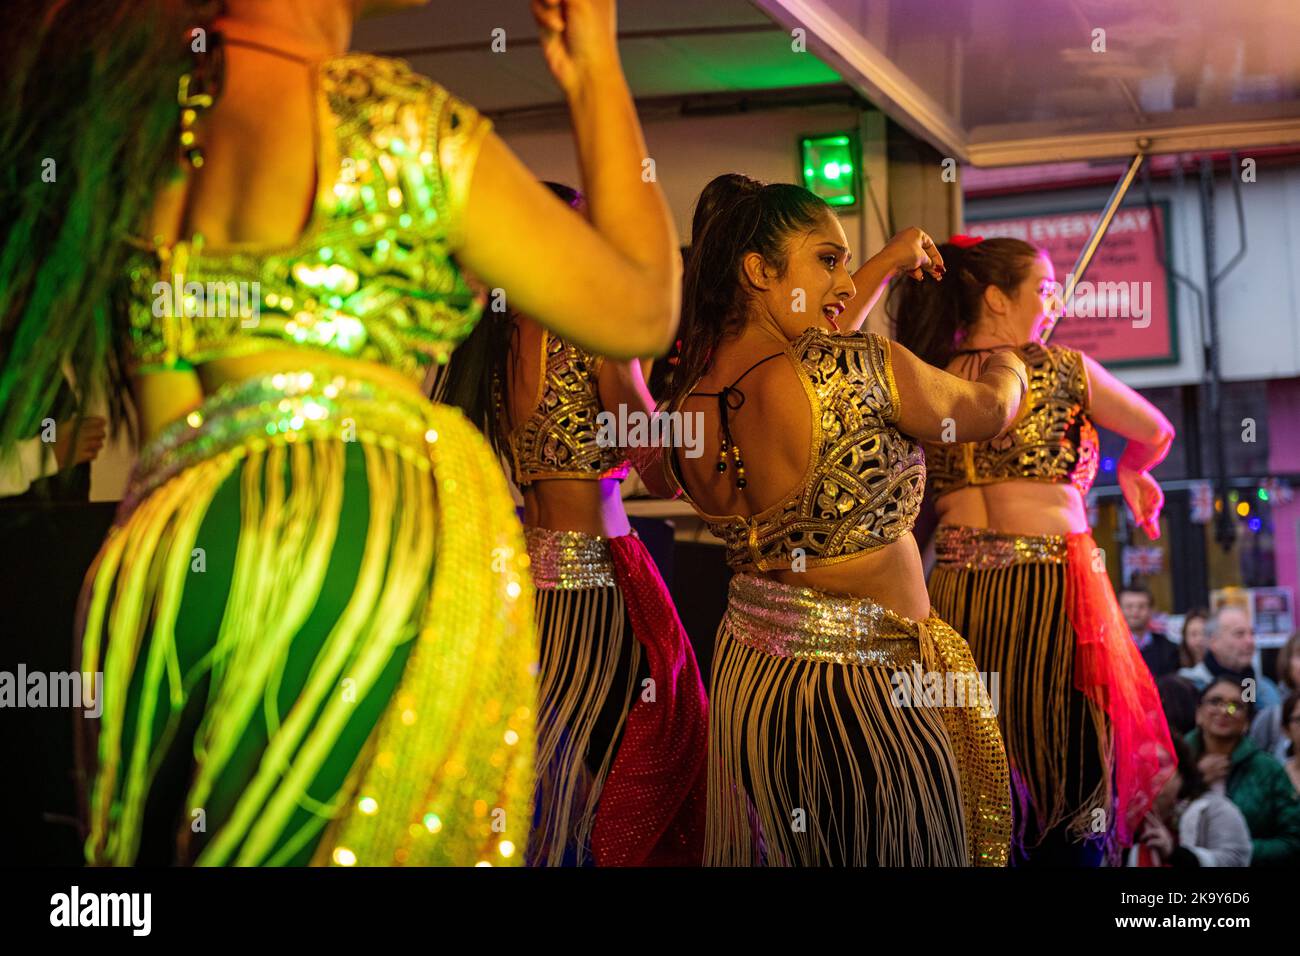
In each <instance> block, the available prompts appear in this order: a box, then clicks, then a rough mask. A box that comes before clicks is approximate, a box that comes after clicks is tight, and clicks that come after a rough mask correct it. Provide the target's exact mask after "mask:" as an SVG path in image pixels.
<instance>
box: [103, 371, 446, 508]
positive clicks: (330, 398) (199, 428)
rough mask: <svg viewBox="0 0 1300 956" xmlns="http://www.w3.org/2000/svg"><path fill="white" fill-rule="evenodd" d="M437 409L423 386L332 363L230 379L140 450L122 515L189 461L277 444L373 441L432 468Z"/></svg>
mask: <svg viewBox="0 0 1300 956" xmlns="http://www.w3.org/2000/svg"><path fill="white" fill-rule="evenodd" d="M432 408H433V405H432V403H430V402H429V400H428V399H427V398H425V397H424V396H423V395H421V394H419V393H418V392H415V391H407V390H405V389H396V388H393V387H392V386H391V385H387V384H385V383H384V382H382V381H380V380H378V379H377V378H376V379H375V380H371V379H368V378H367V377H365V375H364V372H357V371H356V370H349V371H348V372H346V373H344V372H340V371H339V370H338V369H337V368H336V367H331V366H329V365H328V364H317V365H310V366H305V367H299V368H296V369H292V370H289V371H285V372H275V373H267V374H262V375H256V376H253V377H251V378H247V379H244V380H242V381H239V382H228V383H227V384H225V385H223V386H222V387H221V388H219V389H217V391H215V392H214V393H213V394H212V395H210V396H208V397H207V398H206V399H204V401H203V404H202V405H200V406H199V407H198V408H196V409H194V410H193V411H191V412H190V413H189V414H188V415H186V416H185V417H184V418H180V419H177V420H176V421H174V422H172V423H171V424H170V425H168V426H166V427H165V428H164V429H163V430H162V431H161V432H159V433H158V435H157V436H155V437H154V439H153V440H152V441H150V442H149V443H148V444H147V445H146V446H145V447H144V448H143V449H141V451H140V456H139V460H138V461H137V463H136V467H135V470H134V471H133V473H132V475H131V479H130V482H129V483H128V486H127V491H126V494H125V496H124V497H123V501H122V510H121V511H120V512H119V518H121V517H123V516H124V515H126V514H129V513H130V512H131V511H132V510H134V508H135V506H136V505H137V504H139V502H140V501H142V500H143V499H144V498H146V497H147V496H148V495H149V494H150V493H151V492H152V491H153V490H154V489H156V488H158V487H159V486H161V485H163V484H164V483H166V482H167V481H168V480H170V479H171V478H172V477H174V476H175V475H176V474H178V473H179V472H181V471H184V470H185V469H187V468H190V467H193V466H194V465H196V464H198V463H200V462H205V461H209V460H211V459H213V458H215V457H217V456H219V455H223V454H235V455H243V454H246V453H248V452H249V451H261V450H264V449H265V448H267V447H268V446H270V445H273V444H277V443H279V444H293V443H295V442H299V441H303V442H305V441H311V440H319V439H333V440H341V441H346V442H353V441H359V442H363V443H365V442H373V443H377V444H380V445H383V446H384V447H386V448H391V449H393V450H394V451H395V452H396V453H397V454H399V455H401V456H402V457H403V458H405V459H407V460H408V461H410V462H411V463H413V464H415V465H416V466H417V467H419V468H422V469H425V470H428V468H429V454H430V452H429V447H430V446H431V445H432V444H433V443H434V442H436V441H437V440H438V433H437V430H436V429H435V428H434V427H433V424H432V421H431V420H430V417H429V416H430V410H431V409H432Z"/></svg>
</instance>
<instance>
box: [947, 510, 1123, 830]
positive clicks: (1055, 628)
mask: <svg viewBox="0 0 1300 956" xmlns="http://www.w3.org/2000/svg"><path fill="white" fill-rule="evenodd" d="M935 553H936V557H937V558H938V563H937V564H936V566H935V568H934V570H933V571H932V572H931V574H930V579H929V590H930V600H931V602H932V604H933V606H934V609H935V611H936V612H937V613H938V614H940V615H942V616H943V617H944V618H945V619H946V620H948V621H951V622H952V623H953V626H954V627H956V628H959V629H960V630H961V633H963V634H964V635H965V636H966V639H967V640H968V641H969V642H970V648H971V653H972V654H973V655H974V657H975V660H976V662H977V663H978V664H979V666H980V668H981V669H982V670H985V671H987V672H989V673H990V674H997V675H999V681H998V683H999V687H1000V689H1001V700H1000V701H999V707H998V720H999V722H1000V723H1001V726H1002V736H1003V739H1004V740H1005V741H1006V747H1007V756H1008V759H1009V760H1010V763H1011V770H1012V779H1013V783H1014V787H1013V789H1014V792H1015V797H1016V807H1015V820H1016V826H1015V833H1014V840H1015V845H1016V847H1017V848H1018V849H1024V850H1032V849H1033V848H1034V847H1035V846H1037V845H1038V844H1039V843H1040V842H1041V840H1042V838H1043V837H1044V835H1045V834H1047V833H1048V832H1049V831H1052V830H1055V829H1057V828H1061V827H1064V828H1065V829H1066V831H1067V833H1068V834H1069V835H1070V837H1071V838H1072V839H1074V840H1076V841H1078V840H1083V839H1094V840H1098V841H1102V842H1104V841H1105V840H1106V839H1107V835H1108V833H1109V832H1110V831H1111V830H1112V829H1113V825H1114V823H1113V814H1112V812H1111V806H1112V803H1113V801H1112V799H1111V791H1112V781H1111V772H1110V771H1111V767H1112V754H1111V740H1110V734H1109V731H1108V725H1107V721H1106V715H1105V713H1104V711H1103V710H1102V708H1101V707H1100V706H1098V705H1097V704H1095V703H1094V702H1092V701H1091V700H1090V699H1088V697H1087V696H1086V695H1085V694H1083V693H1082V692H1081V691H1080V690H1078V689H1077V688H1076V687H1075V679H1074V678H1075V674H1074V667H1075V646H1076V636H1075V633H1074V628H1073V626H1072V625H1071V622H1070V618H1069V615H1068V613H1067V608H1068V595H1067V583H1068V575H1067V567H1066V560H1067V554H1068V550H1067V539H1066V536H1065V535H1012V534H1001V533H998V532H994V531H990V530H987V529H982V528H968V527H963V526H953V525H944V526H941V527H940V528H939V529H938V532H937V535H936V538H935Z"/></svg>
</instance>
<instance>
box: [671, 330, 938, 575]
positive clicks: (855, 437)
mask: <svg viewBox="0 0 1300 956" xmlns="http://www.w3.org/2000/svg"><path fill="white" fill-rule="evenodd" d="M780 355H787V356H789V358H790V361H791V362H792V363H793V364H794V367H795V370H796V371H797V373H798V375H799V378H800V380H801V381H802V383H803V387H804V392H805V394H806V395H807V396H808V401H809V404H810V406H811V410H812V416H811V418H812V442H811V446H810V452H809V456H808V467H807V471H806V472H805V474H804V478H803V480H802V481H801V482H800V484H799V487H797V488H796V489H795V490H794V491H793V492H791V493H790V494H789V495H787V496H786V497H785V498H784V499H782V500H781V501H779V502H777V503H776V504H774V505H773V506H771V507H770V508H765V509H764V510H762V511H760V512H758V513H757V514H754V515H753V516H751V517H748V518H746V517H743V516H741V515H710V514H707V513H705V512H704V511H701V510H700V509H699V508H698V507H696V510H697V511H698V512H699V514H700V516H701V517H702V518H704V520H705V522H706V523H707V524H708V526H709V530H710V531H711V532H712V533H713V534H714V535H716V536H717V537H719V538H721V539H722V541H723V544H724V545H725V546H726V551H727V564H728V565H729V566H730V567H731V568H732V569H733V570H735V571H771V570H779V569H786V568H790V567H791V566H792V565H793V563H794V562H795V560H796V559H799V558H802V559H804V560H805V561H806V566H807V567H817V566H820V565H827V564H836V563H838V562H841V561H848V560H850V559H851V558H854V557H857V556H858V555H860V554H863V553H865V552H868V551H873V550H875V549H877V548H881V547H883V546H885V545H887V544H889V543H891V542H893V541H896V540H898V539H899V538H901V537H903V536H904V535H906V534H908V533H909V532H910V531H911V530H912V526H913V525H914V524H915V523H916V516H917V514H918V513H919V512H920V510H921V498H922V495H923V492H924V488H925V456H924V454H923V453H922V451H921V446H920V445H919V444H918V443H917V442H915V441H913V440H912V439H910V438H908V437H907V436H905V435H903V434H902V433H900V432H899V431H898V429H897V428H896V427H895V423H896V422H897V421H898V412H899V400H898V388H897V386H896V385H895V384H894V373H893V369H892V367H891V365H890V358H889V340H888V339H886V338H883V337H882V336H879V335H877V334H876V333H874V332H855V333H852V334H847V335H838V334H831V333H829V332H823V331H821V330H820V329H808V330H807V331H806V332H804V333H803V334H802V335H801V336H799V338H798V339H796V340H795V341H793V342H791V343H790V345H789V347H788V348H787V349H786V350H785V352H780V353H777V354H776V355H773V356H769V357H768V358H769V359H771V358H776V357H778V356H780ZM767 360H768V359H764V361H767ZM760 364H761V363H760ZM755 367H756V366H755ZM746 374H748V372H747V373H746ZM742 378H743V376H742ZM738 382H739V380H737V383H733V384H732V385H731V386H728V387H727V388H725V389H723V390H722V391H721V392H718V393H713V396H714V397H717V399H718V403H719V409H720V416H721V430H722V434H723V446H724V447H723V449H722V457H721V458H720V459H719V462H718V467H719V470H720V471H721V470H725V469H726V459H725V456H726V455H727V454H728V452H729V451H730V452H731V454H732V456H733V460H734V464H735V466H736V469H737V472H738V475H739V478H738V480H737V487H739V488H742V489H743V488H744V487H745V484H744V482H745V479H744V477H743V474H744V470H743V469H744V465H743V461H742V460H741V459H740V454H739V449H738V448H737V447H736V446H735V444H734V442H732V441H731V438H730V426H729V425H728V424H727V419H728V415H729V414H732V413H735V412H736V411H737V410H738V409H739V408H740V407H741V406H742V405H743V403H744V396H743V393H741V392H740V390H739V389H738V388H737V384H738ZM695 394H696V395H697V396H700V395H706V394H709V393H700V392H697V393H695ZM665 460H666V461H667V462H668V472H669V474H668V478H669V481H670V482H671V483H672V484H673V485H674V486H675V487H676V488H677V489H681V490H682V492H683V495H684V496H685V497H686V500H687V501H690V500H691V499H690V496H689V495H687V494H686V493H685V489H684V487H683V483H682V480H681V475H680V473H679V471H678V465H677V460H676V457H675V455H669V456H666V457H665Z"/></svg>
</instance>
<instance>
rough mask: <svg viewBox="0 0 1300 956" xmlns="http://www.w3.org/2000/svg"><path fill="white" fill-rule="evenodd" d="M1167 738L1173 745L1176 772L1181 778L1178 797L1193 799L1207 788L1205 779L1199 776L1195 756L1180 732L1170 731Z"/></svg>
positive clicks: (1180, 798)
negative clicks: (1176, 762)
mask: <svg viewBox="0 0 1300 956" xmlns="http://www.w3.org/2000/svg"><path fill="white" fill-rule="evenodd" d="M1169 740H1170V742H1171V743H1172V744H1173V745H1174V757H1175V759H1177V761H1178V773H1179V775H1180V776H1181V777H1182V778H1183V783H1182V786H1180V787H1179V788H1178V799H1179V800H1195V799H1196V798H1197V797H1199V796H1200V795H1201V794H1203V793H1204V792H1205V791H1206V789H1207V787H1206V786H1205V780H1204V779H1203V778H1202V777H1201V772H1200V771H1199V770H1198V769H1197V768H1196V756H1195V755H1194V754H1193V753H1192V748H1191V747H1190V746H1188V744H1187V741H1186V740H1184V739H1183V735H1182V734H1180V733H1177V732H1171V733H1170V734H1169Z"/></svg>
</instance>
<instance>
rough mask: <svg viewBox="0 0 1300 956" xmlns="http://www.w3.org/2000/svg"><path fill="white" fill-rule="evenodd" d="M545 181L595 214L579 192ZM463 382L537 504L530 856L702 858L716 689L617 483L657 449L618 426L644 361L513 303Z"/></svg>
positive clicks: (633, 406)
mask: <svg viewBox="0 0 1300 956" xmlns="http://www.w3.org/2000/svg"><path fill="white" fill-rule="evenodd" d="M546 185H547V186H548V187H550V189H551V191H552V192H554V193H555V194H556V195H557V196H559V198H560V199H561V200H563V201H564V202H565V203H567V204H568V205H569V206H570V207H571V208H573V209H574V210H575V211H577V212H579V213H585V212H586V203H585V201H584V200H583V198H582V196H581V195H580V194H579V193H578V192H576V191H575V190H573V189H571V188H569V187H567V186H562V185H559V184H557V183H547V184H546ZM476 351H477V352H478V354H482V355H485V356H490V359H488V361H492V362H493V365H494V368H493V374H492V375H490V376H485V375H483V374H482V364H481V361H480V360H479V359H478V357H477V355H476ZM467 356H469V357H470V359H469V361H465V358H466V357H467ZM467 370H468V371H469V374H468V375H467V374H466V371H467ZM448 389H449V392H448V400H449V401H451V402H453V403H455V404H460V405H461V406H462V407H463V408H465V410H466V412H467V414H468V415H469V417H470V420H471V421H476V422H481V423H482V425H483V427H484V429H485V431H486V432H487V433H488V435H489V437H490V438H491V439H492V443H493V445H494V447H496V448H497V449H498V450H499V451H500V452H501V453H502V454H503V455H504V456H505V457H506V459H507V460H508V461H509V463H510V469H511V474H512V477H513V478H514V481H515V484H516V485H518V486H519V488H520V489H521V490H522V493H523V498H524V538H525V540H526V541H527V544H528V557H529V559H530V562H531V564H530V567H531V570H532V575H533V583H534V584H535V585H536V587H537V629H538V637H539V638H540V640H541V645H542V660H541V697H540V704H539V710H538V729H537V805H536V808H535V816H536V820H537V827H536V829H535V830H534V831H533V834H532V837H531V839H530V841H529V847H528V860H529V862H531V863H534V864H538V865H549V866H558V865H563V864H569V865H575V864H576V865H582V864H584V863H587V862H588V861H591V860H593V857H594V862H595V863H596V864H597V865H601V866H605V865H641V864H649V865H670V864H679V865H696V866H698V865H699V862H700V857H701V855H702V853H703V836H704V827H703V823H704V800H705V791H704V783H705V776H704V757H705V740H706V733H707V716H706V713H707V704H706V700H705V696H704V686H703V684H702V683H701V681H700V676H699V669H698V666H697V664H696V662H695V652H694V651H693V650H692V648H691V645H690V641H689V639H688V638H687V636H686V631H685V629H684V628H683V627H682V625H681V621H680V620H679V619H678V617H677V610H676V608H675V607H674V606H673V603H672V598H671V597H670V596H669V594H668V589H667V588H666V587H665V585H664V583H663V580H662V578H660V576H659V571H658V569H657V568H656V566H655V563H654V560H653V559H652V558H651V557H650V554H649V552H648V551H647V550H646V548H645V545H643V544H642V543H641V539H640V538H638V537H637V535H636V532H635V531H633V530H632V527H631V525H630V524H629V523H628V519H627V513H626V512H625V511H624V510H623V499H622V497H621V495H620V490H619V489H620V485H621V483H622V481H623V479H625V478H626V477H627V474H628V468H629V460H628V459H629V456H633V455H637V454H638V453H641V452H643V451H644V450H645V448H646V447H648V446H646V445H643V446H642V447H641V448H626V447H620V446H619V445H618V444H617V441H616V440H615V439H616V438H617V430H616V428H615V427H614V424H613V423H616V422H617V421H624V422H628V421H631V422H636V421H637V419H638V418H639V419H640V421H641V423H642V425H643V426H644V425H645V423H647V422H649V421H650V420H651V418H652V416H653V414H654V401H653V399H651V397H650V393H649V390H648V389H647V388H646V382H645V376H644V373H643V371H642V368H641V363H640V362H638V361H637V360H636V359H633V360H631V361H627V362H616V361H607V360H604V359H602V358H599V357H597V356H595V355H592V354H591V353H590V352H588V351H587V350H585V349H583V348H581V347H579V346H577V345H574V344H572V343H571V342H567V341H565V340H564V339H562V338H560V337H559V336H557V335H553V334H550V333H548V332H547V330H546V329H545V328H544V327H542V326H541V325H539V324H538V323H537V322H536V321H534V320H533V319H530V318H527V317H525V316H522V315H514V314H510V313H507V314H505V315H504V316H502V317H501V318H500V319H496V320H495V321H493V320H492V319H488V320H485V321H484V322H482V323H481V324H480V325H479V327H478V328H476V329H475V330H474V334H473V335H472V336H471V337H470V339H469V340H467V341H466V343H465V345H464V346H462V347H461V349H458V350H457V352H456V355H455V356H454V357H453V359H452V363H451V367H450V373H449V375H448ZM607 419H608V420H609V421H607ZM643 433H644V432H643ZM652 480H653V479H652Z"/></svg>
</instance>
